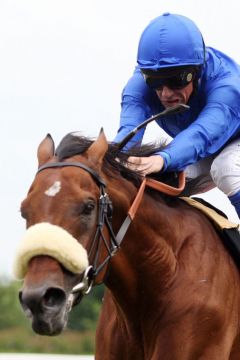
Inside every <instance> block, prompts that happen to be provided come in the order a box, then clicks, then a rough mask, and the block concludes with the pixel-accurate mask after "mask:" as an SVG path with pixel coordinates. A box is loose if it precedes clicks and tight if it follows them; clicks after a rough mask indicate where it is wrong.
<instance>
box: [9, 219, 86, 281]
mask: <svg viewBox="0 0 240 360" xmlns="http://www.w3.org/2000/svg"><path fill="white" fill-rule="evenodd" d="M36 255H49V256H51V257H53V258H54V259H56V260H58V261H59V262H60V263H61V264H62V265H63V266H64V267H65V268H66V269H67V270H69V271H71V272H72V273H74V274H80V273H82V272H83V271H84V270H85V269H86V268H87V267H88V256H87V252H86V250H85V249H84V247H83V246H82V245H81V244H79V242H78V241H77V240H76V239H75V238H74V237H73V236H72V235H71V234H70V233H69V232H67V231H66V230H64V229H62V228H61V227H60V226H56V225H52V224H49V223H39V224H36V225H33V226H31V227H29V228H28V229H27V230H26V232H25V235H24V237H23V239H22V241H21V244H20V246H19V248H18V251H17V254H16V259H15V264H14V275H15V277H16V278H18V279H23V278H24V276H25V275H26V272H27V268H28V263H29V261H30V260H31V259H32V258H33V257H34V256H36Z"/></svg>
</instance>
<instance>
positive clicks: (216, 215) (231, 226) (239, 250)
mask: <svg viewBox="0 0 240 360" xmlns="http://www.w3.org/2000/svg"><path fill="white" fill-rule="evenodd" d="M180 199H181V200H183V201H185V202H186V203H187V204H189V205H191V206H193V207H195V208H197V209H199V210H200V211H202V212H203V213H204V214H205V215H206V216H207V217H208V218H209V219H210V220H211V221H212V223H213V225H214V226H215V228H216V230H217V231H218V233H219V235H220V237H221V238H222V240H223V243H224V245H225V246H226V248H227V249H228V250H229V252H230V253H231V255H232V257H233V258H234V260H235V262H236V264H237V266H238V267H240V224H236V223H233V222H231V221H229V220H228V219H227V218H226V217H225V216H224V214H223V213H222V212H221V211H218V209H215V208H214V207H213V206H212V205H211V204H208V203H207V202H206V201H205V200H203V199H193V198H189V197H180ZM221 213H222V215H221Z"/></svg>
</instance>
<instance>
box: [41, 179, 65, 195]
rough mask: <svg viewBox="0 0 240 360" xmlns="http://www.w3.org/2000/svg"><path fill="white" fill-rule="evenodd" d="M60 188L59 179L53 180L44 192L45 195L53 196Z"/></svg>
mask: <svg viewBox="0 0 240 360" xmlns="http://www.w3.org/2000/svg"><path fill="white" fill-rule="evenodd" d="M60 190H61V181H55V183H54V184H53V185H52V186H50V188H49V189H48V190H46V191H45V192H44V194H46V195H47V196H55V195H56V194H57V193H58V192H59V191H60Z"/></svg>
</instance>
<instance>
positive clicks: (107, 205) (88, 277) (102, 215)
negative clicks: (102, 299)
mask: <svg viewBox="0 0 240 360" xmlns="http://www.w3.org/2000/svg"><path fill="white" fill-rule="evenodd" d="M66 166H74V167H79V168H81V169H83V170H85V171H87V172H88V173H89V174H90V175H91V176H92V178H93V179H94V181H95V182H96V184H97V185H98V186H99V190H100V196H99V212H98V221H97V229H96V232H95V235H94V239H93V242H92V244H91V248H90V251H89V257H90V256H91V254H92V252H93V250H94V248H96V253H95V257H94V260H93V264H92V265H90V266H89V267H88V268H87V269H86V270H85V272H84V274H83V278H82V281H81V282H80V283H79V284H77V285H76V286H74V287H73V289H72V292H71V293H72V295H73V296H76V294H79V293H80V296H83V295H85V294H88V293H89V292H90V290H91V288H92V285H93V281H94V278H96V276H97V275H98V274H99V273H100V271H101V270H102V269H103V268H104V266H105V265H106V264H107V263H108V262H109V261H110V259H111V258H112V257H113V256H114V255H115V253H116V252H117V250H118V249H119V248H120V245H121V242H122V240H123V238H124V236H125V234H126V232H127V230H128V228H129V226H130V224H131V222H132V221H133V219H134V217H135V215H136V212H137V210H138V208H139V205H140V203H141V200H142V197H143V194H144V191H145V188H146V186H148V187H150V188H152V189H155V190H157V191H160V192H162V193H165V194H168V195H170V196H177V195H179V194H180V193H181V192H182V191H183V189H184V187H185V175H184V173H183V172H181V173H179V186H178V188H175V187H172V186H170V185H167V184H164V183H162V182H159V181H156V180H154V179H150V178H144V179H143V181H142V183H141V185H140V187H139V190H138V193H137V195H136V197H135V199H134V201H133V203H132V205H131V207H130V209H129V210H128V214H127V217H126V218H125V220H124V221H123V223H122V225H121V227H120V229H119V230H118V233H117V234H116V235H115V234H114V232H113V229H112V210H113V209H112V202H111V200H110V198H109V196H108V194H107V193H106V191H105V188H106V183H105V181H104V180H103V179H102V178H101V177H100V176H99V175H98V174H97V173H96V172H95V171H94V170H93V169H91V168H89V167H88V166H87V165H84V164H82V163H80V162H53V163H48V164H45V165H42V166H40V167H39V169H38V171H37V174H38V173H39V172H41V171H43V170H45V169H49V168H62V167H66ZM104 225H105V226H106V228H107V230H108V233H109V235H110V244H108V241H107V240H106V238H105V235H104V233H103V228H104ZM100 240H102V241H103V243H104V246H105V248H106V249H107V253H108V255H107V256H106V258H105V259H104V260H103V262H102V263H101V264H100V265H98V266H97V263H98V259H99V252H100ZM76 297H77V298H78V297H79V295H78V296H76Z"/></svg>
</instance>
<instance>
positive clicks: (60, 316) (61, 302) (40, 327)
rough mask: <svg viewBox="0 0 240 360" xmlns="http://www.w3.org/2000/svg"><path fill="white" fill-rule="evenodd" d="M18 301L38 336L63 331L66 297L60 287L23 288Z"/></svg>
mask: <svg viewBox="0 0 240 360" xmlns="http://www.w3.org/2000/svg"><path fill="white" fill-rule="evenodd" d="M19 300H20V303H21V305H22V308H23V310H24V312H25V314H26V316H27V317H29V318H30V319H31V320H32V328H33V330H34V331H35V332H36V333H38V334H40V335H48V336H52V335H57V334H59V333H61V331H62V330H63V329H64V327H65V325H66V323H67V318H68V311H67V295H66V293H65V291H64V290H63V289H62V288H60V287H40V288H35V289H27V288H24V289H22V290H21V291H20V292H19Z"/></svg>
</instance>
